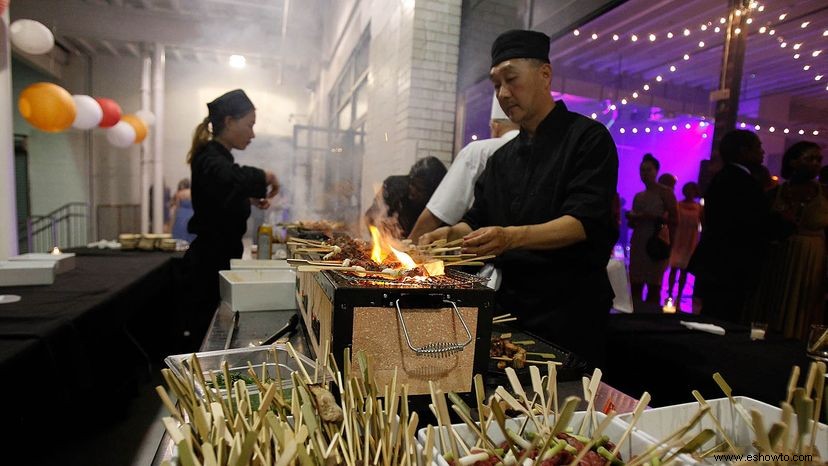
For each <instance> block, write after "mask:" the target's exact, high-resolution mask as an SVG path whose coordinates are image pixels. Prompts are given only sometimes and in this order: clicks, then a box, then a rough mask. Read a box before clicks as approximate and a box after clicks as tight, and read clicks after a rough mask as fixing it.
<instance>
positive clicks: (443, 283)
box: [332, 268, 489, 289]
mask: <svg viewBox="0 0 828 466" xmlns="http://www.w3.org/2000/svg"><path fill="white" fill-rule="evenodd" d="M332 275H333V277H334V280H335V281H336V282H337V283H338V284H340V285H349V286H356V287H360V288H413V289H432V288H440V289H444V288H474V287H475V286H481V285H483V284H485V283H486V282H488V281H489V279H488V278H483V277H478V276H476V275H470V274H467V273H465V272H460V271H458V270H453V269H449V268H447V270H446V272H445V275H440V276H437V277H425V280H417V279H415V278H413V277H403V278H390V277H389V278H384V277H370V278H368V277H359V276H356V275H353V274H351V273H348V272H336V271H333V273H332Z"/></svg>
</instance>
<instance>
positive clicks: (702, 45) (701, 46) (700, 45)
mask: <svg viewBox="0 0 828 466" xmlns="http://www.w3.org/2000/svg"><path fill="white" fill-rule="evenodd" d="M703 47H704V41H703V40H701V41H699V48H703Z"/></svg>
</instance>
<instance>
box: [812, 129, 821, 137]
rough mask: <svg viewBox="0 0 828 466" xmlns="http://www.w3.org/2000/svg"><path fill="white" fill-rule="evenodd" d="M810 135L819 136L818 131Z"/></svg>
mask: <svg viewBox="0 0 828 466" xmlns="http://www.w3.org/2000/svg"><path fill="white" fill-rule="evenodd" d="M811 134H813V135H814V136H819V131H817V130H814V132H813V133H811Z"/></svg>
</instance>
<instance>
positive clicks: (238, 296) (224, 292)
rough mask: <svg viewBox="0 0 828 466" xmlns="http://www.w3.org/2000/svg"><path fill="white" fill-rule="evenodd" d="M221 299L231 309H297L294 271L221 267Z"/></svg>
mask: <svg viewBox="0 0 828 466" xmlns="http://www.w3.org/2000/svg"><path fill="white" fill-rule="evenodd" d="M219 276H220V280H221V283H220V292H221V299H222V301H224V302H226V303H227V304H229V305H230V307H231V308H232V309H233V310H234V311H267V310H287V309H296V274H295V273H294V272H293V271H292V270H280V269H251V270H222V271H220V272H219Z"/></svg>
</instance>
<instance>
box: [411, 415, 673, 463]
mask: <svg viewBox="0 0 828 466" xmlns="http://www.w3.org/2000/svg"><path fill="white" fill-rule="evenodd" d="M583 418H584V412H583V411H578V412H576V413H575V414H574V415H573V416H572V422H571V423H570V427H572V428H573V429H577V428H578V427H580V425H581V421H582V420H583ZM595 418H596V420H597V421H598V423H600V422H601V421H603V420H604V419H605V418H606V415H605V414H604V413H601V412H596V413H595ZM525 419H526V418H525V417H516V418H513V419H507V420H506V428H508V429H511V430H514V431H517V430H519V429H520V426H521V425H522V424H523V421H524V420H525ZM590 424H591V423H590ZM627 426H628V424H627V423H626V422H623V421H621V420H619V419H618V418H615V419H613V420H612V422H611V423H610V425H609V426H608V427H607V428H606V429H605V430H604V434H605V435H607V436H608V437H609V438H610V441H611V442H613V443H615V442H616V441H617V440H618V439H619V438H620V437H621V436H622V435H623V434H624V431H625V430H626V429H627ZM452 427H453V428H454V430H455V432H457V433H458V434H459V435H460V437H461V438H462V439H463V441H465V442H466V444H467V445H474V444H475V443H476V442H477V435H475V433H474V432H473V431H472V430H471V429H469V427H468V426H467V425H466V424H452ZM426 431H427V429H420V430H418V431H417V440H418V441H419V442H420V443H421V444H422V445H425V443H426V435H427V433H426ZM526 431H527V432H534V431H535V429H534V425H533V424H532V423H531V422H530V423H529V424H527V427H526ZM587 432H588V434H591V432H592V427H591V426H590V428H589V429H588V430H587ZM488 435H489V437H490V438H491V439H492V440H493V441H494V442H495V443H497V444H500V443H501V442H503V441H504V440H505V437H504V436H503V432H502V431H501V430H500V427H499V426H498V425H497V423H496V422H494V421H492V423H491V424H490V425H489V429H488ZM653 443H654V442H653V441H652V440H651V439H649V438H647V437H646V436H644V435H641V434H638V433H636V432H632V433H631V434H630V437H629V439H628V440H627V441H625V442H624V445H622V446H621V449H620V450H619V454H620V455H621V457H622V458H624V461H629V459H630V458H631V457H633V456H635V455H638V454H641V453H643V452H644V450H646V449H647V448H649V447H651V446H652V445H653ZM434 446H435V448H437V451H438V452H439V454H440V456H438V457H437V464H439V465H440V466H448V462H447V461H446V460H445V458H444V457H443V453H444V450H443V446H442V444H441V443H440V435H439V432H438V430H437V428H436V427H435V429H434ZM683 456H684V455H682V457H681V458H678V459H677V460H676V462H677V463H679V464H681V463H686V461H684V458H683Z"/></svg>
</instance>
